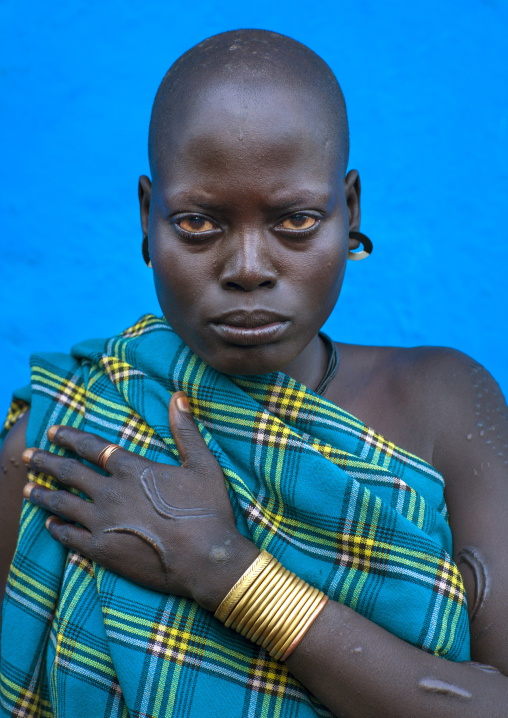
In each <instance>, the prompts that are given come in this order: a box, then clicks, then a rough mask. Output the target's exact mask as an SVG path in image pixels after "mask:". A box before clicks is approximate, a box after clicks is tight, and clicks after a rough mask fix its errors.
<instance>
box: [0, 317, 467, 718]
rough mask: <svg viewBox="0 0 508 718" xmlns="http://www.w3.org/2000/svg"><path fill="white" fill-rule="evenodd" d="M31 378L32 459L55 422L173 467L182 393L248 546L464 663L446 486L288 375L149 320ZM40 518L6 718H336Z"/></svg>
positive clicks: (13, 576)
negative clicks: (252, 371)
mask: <svg viewBox="0 0 508 718" xmlns="http://www.w3.org/2000/svg"><path fill="white" fill-rule="evenodd" d="M31 365H32V383H31V395H29V394H28V393H26V392H25V393H23V392H22V393H20V394H18V395H17V396H18V398H17V404H16V405H14V406H13V410H12V413H11V417H10V423H11V424H12V422H13V421H14V420H15V418H16V415H17V414H19V412H20V411H22V410H23V408H24V407H26V404H24V403H23V402H29V403H30V404H31V407H32V408H31V418H30V422H29V426H28V437H27V440H28V445H29V446H30V445H34V446H35V445H36V446H40V447H41V448H44V449H48V450H51V451H58V452H60V453H64V452H63V450H62V449H59V448H57V447H55V446H53V445H51V444H50V443H49V442H48V439H47V437H46V431H47V428H48V427H49V426H50V425H52V424H59V423H62V424H68V425H71V426H75V427H78V428H81V429H85V430H87V431H90V432H94V433H97V434H100V435H102V436H104V437H106V438H108V439H109V440H111V441H112V442H115V443H118V444H120V445H121V446H123V447H125V448H127V449H128V450H129V451H133V452H137V453H139V454H141V455H142V456H145V457H147V458H148V459H151V460H152V461H158V462H162V463H166V464H173V465H174V464H176V463H178V454H177V451H176V447H175V443H174V441H173V439H172V437H171V435H170V432H169V428H168V421H167V409H168V403H169V399H170V395H171V393H172V392H174V391H177V390H182V389H183V390H184V391H185V392H187V394H188V396H189V398H190V402H191V407H192V410H193V413H194V416H195V418H196V420H197V423H198V426H199V429H200V431H201V433H202V435H203V437H204V438H205V440H206V442H207V443H208V446H209V448H210V449H211V451H212V452H213V453H214V455H215V456H216V457H217V459H218V460H219V462H220V464H221V466H222V468H223V471H224V477H225V481H226V483H227V486H228V490H229V493H230V498H231V502H232V505H233V508H234V511H235V516H236V520H237V526H238V528H239V530H240V531H241V533H242V534H244V535H245V536H248V537H249V538H251V539H252V541H254V542H255V543H256V544H257V545H258V546H259V547H260V548H264V549H266V550H268V551H270V552H271V553H272V554H274V555H275V556H276V558H277V559H279V561H281V563H282V564H283V565H284V566H286V567H287V568H288V569H290V570H291V571H294V572H295V573H297V574H298V575H299V576H301V577H302V578H304V579H305V580H306V581H308V582H309V583H311V584H313V585H314V586H317V587H319V588H320V589H322V590H323V591H324V592H325V593H327V594H328V595H329V596H330V597H331V598H332V599H333V600H335V601H340V602H342V603H345V604H347V605H348V606H351V607H352V608H353V609H354V610H355V611H358V612H359V613H361V614H362V615H363V616H366V617H367V618H368V619H370V620H371V621H374V622H375V623H377V624H379V625H380V626H383V627H384V628H386V629H387V630H388V631H390V632H391V633H393V634H395V635H397V636H400V637H401V638H402V639H404V640H406V641H409V642H410V643H412V644H414V645H415V646H419V647H420V648H422V649H423V650H425V651H428V652H430V653H433V654H436V655H438V656H442V657H444V658H448V659H451V660H455V661H460V660H467V659H468V658H469V652H468V651H469V648H468V646H469V636H468V619H467V612H466V606H465V598H464V592H463V587H462V584H461V580H460V575H459V573H458V571H457V568H456V567H455V566H454V564H453V563H452V562H451V559H450V553H451V534H450V529H449V526H448V523H447V516H446V507H445V504H444V499H443V479H442V477H441V476H440V475H439V474H438V472H437V471H436V470H435V469H433V468H432V467H431V466H429V465H428V464H427V463H425V462H424V461H422V460H420V459H418V458H417V457H415V456H413V455H411V454H409V453H407V452H405V451H403V450H401V449H399V448H397V447H396V446H394V445H393V444H391V443H389V442H387V441H385V440H384V439H383V438H381V437H380V436H378V435H376V434H375V433H374V432H373V431H372V430H371V429H369V428H367V427H366V426H365V425H364V424H363V423H362V422H361V421H358V420H357V419H355V418H354V417H353V416H351V415H349V414H347V413H345V412H344V411H342V410H341V409H339V408H337V407H336V406H334V405H333V404H331V403H329V402H328V401H326V400H325V399H323V398H321V397H320V396H318V395H316V394H314V393H313V392H311V391H309V390H308V389H306V388H305V387H304V386H302V385H300V384H298V383H296V382H295V381H293V380H292V379H291V378H289V377H288V376H286V375H284V374H282V373H275V374H271V375H265V376H255V377H228V376H225V375H223V374H220V373H218V372H216V371H214V370H213V369H211V368H210V367H208V366H206V365H205V364H204V363H203V362H202V361H201V360H200V359H199V358H198V357H197V356H195V355H194V354H193V353H192V352H191V351H190V350H189V349H188V347H186V346H185V345H184V344H183V343H182V342H181V340H180V339H179V338H178V336H177V335H176V334H175V333H174V332H173V331H172V329H171V328H170V327H169V326H168V324H167V323H166V322H165V321H164V320H161V319H158V318H156V317H154V316H152V315H147V316H145V317H143V318H142V319H141V320H140V321H139V322H138V323H137V324H135V325H134V326H133V327H131V328H130V329H128V330H126V331H125V332H124V333H123V334H121V335H119V336H116V337H114V338H112V339H110V340H108V341H107V342H104V340H101V341H99V340H92V341H89V342H85V343H83V344H80V345H78V346H76V347H74V349H73V352H72V355H70V356H68V355H62V354H44V355H41V356H34V357H32V361H31ZM31 479H32V480H34V481H38V482H39V483H42V484H44V485H46V486H52V485H53V483H52V480H51V479H50V478H49V477H48V476H44V475H42V474H36V473H33V474H32V475H31ZM107 480H108V479H107V477H106V476H105V477H104V481H107ZM133 510H134V507H133ZM46 517H47V514H46V513H45V512H44V511H43V510H41V509H39V508H37V507H35V506H32V505H30V504H28V503H25V506H24V509H23V515H22V523H21V529H20V536H19V542H18V547H17V551H16V555H15V558H14V561H13V564H12V568H11V572H10V576H9V582H8V588H7V593H6V598H5V601H4V608H3V621H4V629H3V634H2V645H1V705H2V708H3V713H4V715H12V716H18V717H20V718H21V717H22V716H62V717H63V716H65V718H70V717H71V716H72V717H73V716H86V717H87V718H90V716H94V717H99V716H101V717H102V716H104V717H105V716H108V717H109V716H132V717H139V718H141V717H143V718H146V717H152V716H153V717H155V716H178V718H187V717H188V718H191V717H192V718H193V717H198V716H199V718H202V717H203V716H207V718H208V717H210V716H220V718H227V717H229V716H231V717H232V718H233V717H234V718H240V717H243V716H244V717H245V718H247V717H249V718H250V717H251V716H252V717H254V716H255V717H256V718H257V717H258V716H266V717H267V718H268V717H269V718H273V717H274V716H276V717H280V718H290V717H291V718H303V717H305V716H315V715H319V716H328V715H330V714H329V712H328V711H327V710H326V709H325V708H324V707H323V706H321V705H320V704H319V703H318V702H317V701H316V700H315V699H314V698H313V696H311V695H310V694H309V692H308V691H307V690H306V689H305V688H304V687H302V686H301V685H300V684H299V683H298V681H296V680H295V679H294V678H293V677H292V676H291V675H290V674H289V673H288V671H287V670H286V667H285V666H284V665H283V664H280V663H276V662H274V661H273V660H272V659H270V657H269V656H268V655H267V654H266V653H265V652H264V651H263V650H262V649H260V648H258V647H257V646H254V645H252V644H251V643H249V642H248V641H246V640H244V639H243V638H241V637H240V636H239V635H237V634H236V633H234V632H232V631H230V630H228V629H226V628H225V627H224V626H223V625H222V624H221V623H219V622H218V621H217V620H216V619H215V618H214V617H213V615H211V614H209V613H207V612H206V611H204V610H203V609H201V608H200V607H199V606H198V605H197V604H195V603H193V602H192V601H189V600H187V599H183V598H178V597H174V596H165V595H161V594H158V593H155V592H153V591H150V590H147V589H145V588H141V587H139V586H136V585H134V584H132V583H130V582H128V581H126V580H124V579H122V578H121V577H119V576H117V575H116V574H114V573H112V572H110V571H106V570H104V569H102V568H101V567H100V566H98V565H97V564H95V563H93V562H91V561H89V560H88V559H86V558H84V557H83V556H80V555H78V554H76V553H72V552H67V551H66V550H65V549H64V548H63V547H62V546H60V545H59V544H58V543H57V542H55V541H54V540H53V539H52V538H51V537H50V536H49V534H48V533H47V531H46V530H45V528H44V521H45V519H46Z"/></svg>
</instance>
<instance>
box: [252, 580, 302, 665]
mask: <svg viewBox="0 0 508 718" xmlns="http://www.w3.org/2000/svg"><path fill="white" fill-rule="evenodd" d="M299 581H300V585H299V586H298V595H297V598H296V600H295V601H293V603H292V604H291V605H290V606H288V607H287V608H286V610H285V611H284V612H283V613H281V615H280V616H277V622H276V624H275V625H274V626H273V627H272V629H271V631H270V632H269V633H268V634H267V635H266V636H265V639H264V640H263V643H262V644H261V645H262V647H263V648H264V649H265V650H267V651H268V652H270V650H269V648H268V647H269V646H270V644H272V645H273V644H275V643H277V642H278V640H279V638H280V636H281V634H282V633H286V631H287V630H289V626H287V625H286V620H287V619H288V617H289V616H291V615H292V613H293V612H294V611H295V609H297V608H298V606H299V605H300V604H301V603H302V601H303V600H304V599H306V598H307V597H308V596H309V595H311V592H312V591H313V588H312V586H309V584H307V583H305V582H304V581H302V580H301V579H299Z"/></svg>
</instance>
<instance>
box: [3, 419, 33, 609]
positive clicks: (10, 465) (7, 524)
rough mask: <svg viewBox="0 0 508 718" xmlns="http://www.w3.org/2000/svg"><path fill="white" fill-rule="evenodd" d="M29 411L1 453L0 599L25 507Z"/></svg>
mask: <svg viewBox="0 0 508 718" xmlns="http://www.w3.org/2000/svg"><path fill="white" fill-rule="evenodd" d="M29 413H30V412H29V411H27V412H26V413H25V414H24V415H23V416H22V417H21V418H20V419H19V420H18V421H17V422H16V424H14V426H13V427H12V429H11V430H10V431H9V433H8V434H7V436H6V437H5V440H4V442H3V444H2V449H1V451H0V471H1V474H0V598H1V597H2V596H3V592H4V589H5V583H6V581H7V574H8V572H9V566H10V563H11V561H12V557H13V555H14V549H15V548H16V541H17V537H18V529H19V519H20V515H21V506H22V504H23V486H24V485H25V483H26V479H27V474H26V466H25V464H24V463H23V460H22V458H21V454H22V453H23V451H24V450H25V449H26V427H27V424H28V418H29Z"/></svg>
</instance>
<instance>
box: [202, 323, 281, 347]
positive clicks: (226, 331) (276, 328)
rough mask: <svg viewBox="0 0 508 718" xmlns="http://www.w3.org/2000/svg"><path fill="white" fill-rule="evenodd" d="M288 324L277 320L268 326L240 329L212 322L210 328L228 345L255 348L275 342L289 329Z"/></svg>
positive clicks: (240, 327)
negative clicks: (258, 345)
mask: <svg viewBox="0 0 508 718" xmlns="http://www.w3.org/2000/svg"><path fill="white" fill-rule="evenodd" d="M289 324H290V323H289V321H287V320H279V321H275V322H270V323H269V324H261V325H259V326H257V327H242V326H237V325H236V324H235V325H233V324H228V323H227V322H226V321H223V322H213V323H212V324H210V326H211V327H212V329H213V330H214V332H216V334H218V335H219V337H220V338H221V339H223V340H225V341H226V342H228V344H238V345H241V346H255V345H257V344H269V343H270V342H273V341H276V340H277V339H279V337H280V336H281V335H282V334H283V333H284V331H285V330H286V329H287V327H289Z"/></svg>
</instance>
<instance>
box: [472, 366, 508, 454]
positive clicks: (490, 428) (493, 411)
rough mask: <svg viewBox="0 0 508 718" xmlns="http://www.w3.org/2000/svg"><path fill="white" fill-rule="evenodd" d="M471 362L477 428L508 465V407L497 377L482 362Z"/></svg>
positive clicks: (494, 452)
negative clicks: (507, 429) (507, 430)
mask: <svg viewBox="0 0 508 718" xmlns="http://www.w3.org/2000/svg"><path fill="white" fill-rule="evenodd" d="M470 362H471V363H470V374H471V378H472V380H473V388H474V390H475V404H474V413H475V419H476V430H477V431H478V434H479V436H480V438H481V439H482V441H483V443H484V444H485V445H486V446H488V447H489V449H490V450H491V451H492V453H493V454H494V455H497V456H498V457H499V458H500V459H504V462H503V463H504V464H506V465H508V438H507V432H506V427H507V426H508V407H507V406H506V402H505V400H504V397H503V394H502V392H501V389H500V388H499V385H498V384H497V382H496V381H495V379H494V378H493V377H492V376H491V375H490V374H489V372H488V371H486V369H484V368H483V367H482V366H481V364H478V363H477V362H475V361H474V360H473V359H471V360H470ZM503 428H504V429H505V432H504V434H503ZM468 438H469V437H468Z"/></svg>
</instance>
